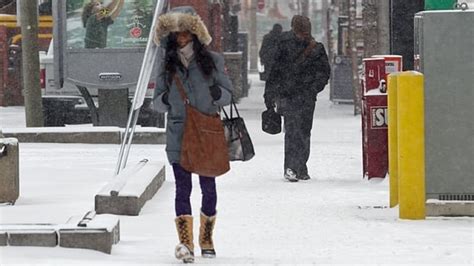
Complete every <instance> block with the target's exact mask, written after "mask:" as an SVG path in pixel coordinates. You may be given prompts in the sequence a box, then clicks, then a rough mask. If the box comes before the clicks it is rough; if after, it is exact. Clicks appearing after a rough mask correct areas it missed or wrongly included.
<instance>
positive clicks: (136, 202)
mask: <svg viewBox="0 0 474 266" xmlns="http://www.w3.org/2000/svg"><path fill="white" fill-rule="evenodd" d="M164 181H165V165H164V163H162V162H150V161H148V160H147V159H144V160H142V161H140V162H138V163H137V164H135V165H133V164H129V166H127V167H126V168H125V169H124V170H123V171H122V172H120V174H119V175H117V176H114V177H112V178H111V180H110V181H109V182H108V183H107V184H106V185H105V186H104V187H103V188H102V189H101V190H100V191H99V192H98V193H97V195H96V196H95V211H96V212H97V213H99V214H100V213H111V214H119V215H138V214H139V213H140V211H141V209H142V207H143V205H145V203H146V202H147V201H148V200H150V199H151V198H152V197H153V196H154V195H155V194H156V192H157V191H158V190H159V189H160V187H161V185H162V184H163V182H164Z"/></svg>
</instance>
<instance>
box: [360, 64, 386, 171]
mask: <svg viewBox="0 0 474 266" xmlns="http://www.w3.org/2000/svg"><path fill="white" fill-rule="evenodd" d="M362 87H363V90H362V91H363V96H362V153H363V176H364V178H365V177H367V178H368V179H369V180H370V179H372V178H385V175H386V174H387V172H388V142H387V138H388V136H387V130H388V126H387V117H388V116H387V90H386V73H385V59H384V58H366V59H364V60H363V75H362Z"/></svg>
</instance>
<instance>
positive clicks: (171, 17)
mask: <svg viewBox="0 0 474 266" xmlns="http://www.w3.org/2000/svg"><path fill="white" fill-rule="evenodd" d="M154 40H155V42H156V43H157V44H158V45H159V46H161V47H162V48H164V49H165V55H164V60H163V63H162V64H161V66H160V69H159V71H158V72H159V76H158V78H157V87H156V90H155V95H154V100H153V105H154V108H155V109H156V110H158V111H159V112H168V114H167V118H168V123H167V129H166V137H167V140H166V142H167V143H166V152H167V156H168V160H169V162H170V163H171V165H172V167H173V172H174V177H175V184H176V195H175V211H176V219H175V222H176V229H177V231H178V237H179V242H180V243H179V244H178V245H177V247H176V250H175V255H176V258H178V259H181V260H183V261H184V262H185V263H188V262H194V243H193V216H192V211H191V202H190V196H191V190H192V179H191V174H192V173H191V172H189V171H187V170H185V169H183V168H182V167H181V165H180V153H181V142H182V137H183V129H184V121H185V105H184V101H183V99H182V98H181V95H180V93H179V90H178V87H177V84H176V82H175V81H174V79H175V75H176V76H177V77H178V78H179V79H180V80H181V83H182V84H183V87H184V91H185V93H186V96H187V98H188V101H189V104H190V105H192V106H194V107H196V108H197V109H199V110H200V111H201V112H203V113H207V114H215V113H217V112H218V111H219V107H220V106H224V105H229V104H230V102H231V97H232V85H231V82H230V80H229V78H228V77H227V75H226V74H225V73H224V59H223V57H222V56H220V55H218V54H217V53H214V52H210V51H208V50H207V48H206V47H207V46H208V45H209V44H210V42H211V40H212V38H211V36H210V35H209V33H208V30H207V28H206V26H205V25H204V23H203V22H202V20H201V18H200V17H199V16H198V15H197V14H196V12H195V11H194V9H193V8H192V7H177V8H174V9H172V10H171V11H170V12H169V13H166V14H163V15H161V16H160V17H159V18H158V23H157V27H156V34H155V39H154ZM199 183H200V186H201V192H202V205H201V214H200V222H201V224H200V229H199V245H200V247H201V254H202V256H203V257H207V258H213V257H215V255H216V252H215V249H214V244H213V240H212V233H213V230H214V225H215V221H216V204H217V191H216V183H215V177H211V176H199Z"/></svg>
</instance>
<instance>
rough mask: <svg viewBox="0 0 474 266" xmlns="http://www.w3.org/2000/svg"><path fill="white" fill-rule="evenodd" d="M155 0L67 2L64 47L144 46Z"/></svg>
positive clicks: (73, 0)
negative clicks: (65, 44) (65, 43)
mask: <svg viewBox="0 0 474 266" xmlns="http://www.w3.org/2000/svg"><path fill="white" fill-rule="evenodd" d="M155 3H156V0H67V2H66V12H67V24H66V29H67V33H66V34H67V47H68V48H69V49H78V48H89V49H97V48H137V47H145V46H146V44H147V41H148V35H149V33H150V28H151V24H152V20H153V12H154V6H155Z"/></svg>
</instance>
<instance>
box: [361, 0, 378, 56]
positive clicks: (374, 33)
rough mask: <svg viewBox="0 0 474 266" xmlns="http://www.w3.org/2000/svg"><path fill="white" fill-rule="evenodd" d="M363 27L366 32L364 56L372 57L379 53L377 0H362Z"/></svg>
mask: <svg viewBox="0 0 474 266" xmlns="http://www.w3.org/2000/svg"><path fill="white" fill-rule="evenodd" d="M362 6H363V11H362V20H363V24H362V29H363V33H364V57H371V56H372V55H375V54H378V53H379V50H380V49H379V42H378V28H379V27H378V26H379V25H378V17H377V6H376V1H375V0H363V2H362Z"/></svg>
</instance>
